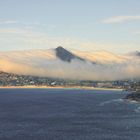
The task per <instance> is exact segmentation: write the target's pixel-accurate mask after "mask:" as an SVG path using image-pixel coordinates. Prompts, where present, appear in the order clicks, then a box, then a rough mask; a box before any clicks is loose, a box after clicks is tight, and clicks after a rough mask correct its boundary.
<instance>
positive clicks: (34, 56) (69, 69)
mask: <svg viewBox="0 0 140 140" xmlns="http://www.w3.org/2000/svg"><path fill="white" fill-rule="evenodd" d="M83 53H84V52H83ZM99 53H100V55H99ZM102 54H103V55H102ZM77 55H79V54H78V53H77ZM86 55H87V54H85V55H83V54H82V55H81V56H83V57H84V58H85V56H86ZM88 55H91V56H92V59H91V60H92V61H95V60H96V63H97V64H92V63H91V62H90V61H88V60H87V61H80V60H78V59H74V60H73V61H72V62H71V63H67V62H64V61H61V60H60V59H58V58H57V57H56V56H55V52H54V50H52V49H50V50H32V51H16V52H7V53H6V52H5V53H0V70H2V71H5V72H11V73H16V74H24V75H35V76H44V77H54V78H64V79H74V80H121V79H128V78H140V73H139V69H140V58H139V57H135V56H131V55H129V56H118V55H116V54H107V53H103V52H98V54H97V53H95V54H88ZM98 57H99V58H98ZM114 57H115V58H114ZM104 58H108V60H112V61H107V60H103V59H104ZM126 58H127V59H126ZM114 60H115V61H114Z"/></svg>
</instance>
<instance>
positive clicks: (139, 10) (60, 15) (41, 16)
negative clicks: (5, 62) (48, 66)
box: [0, 0, 140, 53]
mask: <svg viewBox="0 0 140 140" xmlns="http://www.w3.org/2000/svg"><path fill="white" fill-rule="evenodd" d="M57 46H63V47H64V48H68V49H76V50H82V51H99V50H106V51H109V52H115V53H128V52H134V51H140V0H1V1H0V51H11V50H29V49H31V50H32V49H50V48H56V47H57Z"/></svg>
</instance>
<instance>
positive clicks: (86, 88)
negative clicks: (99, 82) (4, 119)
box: [0, 86, 123, 91]
mask: <svg viewBox="0 0 140 140" xmlns="http://www.w3.org/2000/svg"><path fill="white" fill-rule="evenodd" d="M0 89H83V90H114V91H122V90H123V89H120V88H101V87H86V86H0Z"/></svg>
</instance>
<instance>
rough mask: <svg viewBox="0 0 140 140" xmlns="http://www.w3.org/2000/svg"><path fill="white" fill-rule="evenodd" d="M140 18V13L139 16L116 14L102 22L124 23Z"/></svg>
mask: <svg viewBox="0 0 140 140" xmlns="http://www.w3.org/2000/svg"><path fill="white" fill-rule="evenodd" d="M136 20H140V15H137V16H115V17H110V18H107V19H104V20H103V21H102V23H106V24H111V23H123V22H129V21H136Z"/></svg>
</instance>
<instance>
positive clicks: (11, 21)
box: [0, 20, 19, 24]
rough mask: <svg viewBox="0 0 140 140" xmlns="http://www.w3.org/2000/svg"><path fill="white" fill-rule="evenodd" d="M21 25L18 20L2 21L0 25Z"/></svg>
mask: <svg viewBox="0 0 140 140" xmlns="http://www.w3.org/2000/svg"><path fill="white" fill-rule="evenodd" d="M16 23H19V21H17V20H0V24H16Z"/></svg>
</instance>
